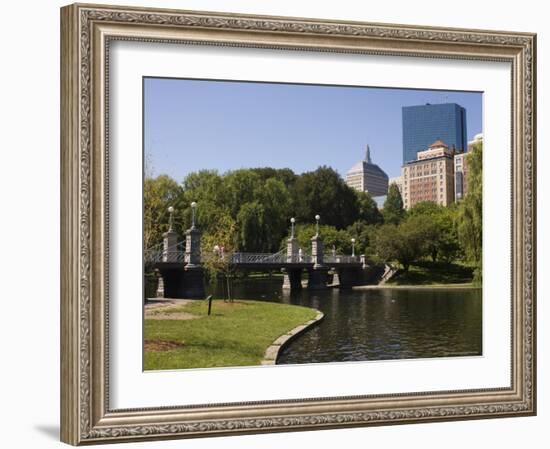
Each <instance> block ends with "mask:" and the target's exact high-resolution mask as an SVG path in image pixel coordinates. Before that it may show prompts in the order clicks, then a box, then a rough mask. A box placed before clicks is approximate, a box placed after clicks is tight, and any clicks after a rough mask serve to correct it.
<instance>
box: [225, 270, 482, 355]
mask: <svg viewBox="0 0 550 449" xmlns="http://www.w3.org/2000/svg"><path fill="white" fill-rule="evenodd" d="M281 285H282V280H281V279H280V278H278V279H277V278H275V279H248V280H246V281H243V282H238V283H235V285H234V297H235V298H242V299H254V300H264V301H272V302H281V303H287V304H296V305H303V306H308V307H314V308H316V309H319V310H321V311H322V312H323V313H324V314H325V319H324V320H323V321H322V322H321V323H320V324H319V325H318V326H316V327H314V328H312V329H310V330H309V331H307V332H306V333H304V334H302V335H301V336H299V337H298V338H297V339H296V340H294V341H293V342H291V343H290V344H289V345H288V346H287V347H286V348H285V349H284V350H283V351H282V353H281V354H280V356H279V359H278V361H277V363H278V364H290V363H316V362H343V361H364V360H388V359H404V358H431V357H452V356H473V355H481V354H482V313H481V312H482V298H481V297H482V295H481V289H452V288H449V289H407V290H404V289H399V290H398V289H380V290H339V289H328V290H323V291H308V290H307V289H303V290H302V291H299V292H292V293H290V292H288V291H282V289H281Z"/></svg>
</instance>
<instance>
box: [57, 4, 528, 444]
mask: <svg viewBox="0 0 550 449" xmlns="http://www.w3.org/2000/svg"><path fill="white" fill-rule="evenodd" d="M61 37H62V39H61V227H62V229H61V243H62V246H61V439H62V441H64V442H66V443H70V444H73V445H80V444H86V443H88V444H89V443H106V442H121V441H135V440H153V439H166V438H188V437H189V438H192V437H199V436H215V435H234V434H246V433H259V432H277V431H299V430H314V429H327V428H341V427H353V426H369V425H389V424H404V423H412V422H435V421H446V420H459V419H480V418H492V417H510V416H531V415H534V414H535V413H536V339H535V337H536V289H535V286H536V229H535V223H536V157H535V150H536V128H535V123H536V117H535V114H536V95H535V94H536V36H535V35H534V34H529V33H517V32H503V31H485V30H468V29H447V28H433V27H420V26H408V25H407V26H405V25H389V24H374V23H359V22H337V21H329V20H315V19H301V18H287V17H260V16H248V15H241V14H226V13H210V12H190V11H174V10H160V9H144V8H130V7H115V6H103V5H102V6H100V5H85V4H75V5H70V6H66V7H64V8H62V9H61ZM116 40H127V41H144V42H158V43H167V44H168V43H171V44H173V43H192V44H197V43H200V44H205V45H213V46H220V47H237V48H239V47H242V48H245V47H253V48H263V49H273V50H277V49H285V50H300V51H313V52H336V53H353V54H370V55H372V54H375V55H381V56H383V55H393V56H411V57H418V58H443V59H462V60H476V61H505V62H509V63H510V64H511V67H512V76H511V78H512V85H511V86H510V88H511V97H512V117H511V130H512V132H511V147H512V174H511V177H512V186H511V190H512V210H511V211H510V214H511V218H512V286H511V295H512V304H511V317H512V319H511V323H512V331H511V336H512V341H511V352H512V354H511V360H512V364H511V365H512V366H511V382H510V384H511V386H510V387H509V388H494V389H475V390H457V391H438V392H415V393H405V392H403V393H400V394H392V395H364V396H354V397H327V398H300V399H293V400H280V401H265V400H262V398H258V401H257V402H241V403H230V404H223V403H220V404H215V405H209V406H195V405H193V406H182V407H159V408H144V409H131V410H128V409H123V410H117V409H112V408H111V407H110V405H109V398H110V387H109V358H108V355H109V338H108V335H109V296H108V288H109V277H108V262H109V238H108V229H109V226H108V218H109V217H108V213H109V209H108V202H109V165H108V162H109V153H108V137H109V121H108V117H109V115H108V114H109V111H108V99H109V91H108V82H107V80H108V74H109V72H108V71H109V64H108V55H109V49H110V44H111V43H112V42H114V41H116Z"/></svg>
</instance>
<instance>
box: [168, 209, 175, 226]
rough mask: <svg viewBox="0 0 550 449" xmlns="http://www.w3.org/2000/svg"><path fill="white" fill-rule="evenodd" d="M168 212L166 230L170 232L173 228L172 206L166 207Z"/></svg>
mask: <svg viewBox="0 0 550 449" xmlns="http://www.w3.org/2000/svg"><path fill="white" fill-rule="evenodd" d="M168 213H169V214H170V218H168V232H172V231H173V230H174V208H173V207H172V206H170V207H169V208H168Z"/></svg>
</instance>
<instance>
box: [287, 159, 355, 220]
mask: <svg viewBox="0 0 550 449" xmlns="http://www.w3.org/2000/svg"><path fill="white" fill-rule="evenodd" d="M292 193H293V198H294V207H293V208H292V210H291V211H292V212H294V215H295V216H296V218H297V219H298V220H299V221H300V222H301V223H308V222H309V223H311V222H312V221H313V220H314V217H315V215H317V214H319V215H320V216H321V217H322V220H323V223H325V224H328V225H330V226H334V227H336V228H338V229H344V228H346V227H347V226H349V225H351V224H352V223H353V222H354V221H355V220H356V219H357V216H358V214H359V204H358V201H357V195H356V194H355V191H354V190H353V189H352V188H350V187H349V186H348V185H347V184H346V183H345V182H344V180H343V179H342V178H341V177H340V175H339V174H338V173H337V172H336V171H334V170H333V169H332V168H329V167H319V168H318V169H317V170H315V171H313V172H307V173H303V174H302V175H300V176H299V177H298V179H297V180H296V182H295V184H294V186H293V189H292Z"/></svg>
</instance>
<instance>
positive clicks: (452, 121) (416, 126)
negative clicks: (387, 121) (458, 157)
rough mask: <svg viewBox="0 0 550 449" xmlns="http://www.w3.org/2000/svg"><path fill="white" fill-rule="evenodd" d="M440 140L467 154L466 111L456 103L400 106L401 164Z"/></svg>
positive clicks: (413, 158)
mask: <svg viewBox="0 0 550 449" xmlns="http://www.w3.org/2000/svg"><path fill="white" fill-rule="evenodd" d="M436 140H442V141H443V142H444V143H445V144H447V145H448V146H449V148H450V149H452V148H454V149H456V150H457V151H467V149H468V140H467V135H466V109H464V108H463V107H462V106H460V105H458V104H456V103H442V104H429V103H428V104H425V105H420V106H404V107H403V164H405V163H407V162H410V161H414V160H416V153H417V152H418V151H423V150H425V149H426V148H428V147H429V146H430V145H431V144H432V143H434V142H435V141H436Z"/></svg>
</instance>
